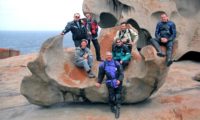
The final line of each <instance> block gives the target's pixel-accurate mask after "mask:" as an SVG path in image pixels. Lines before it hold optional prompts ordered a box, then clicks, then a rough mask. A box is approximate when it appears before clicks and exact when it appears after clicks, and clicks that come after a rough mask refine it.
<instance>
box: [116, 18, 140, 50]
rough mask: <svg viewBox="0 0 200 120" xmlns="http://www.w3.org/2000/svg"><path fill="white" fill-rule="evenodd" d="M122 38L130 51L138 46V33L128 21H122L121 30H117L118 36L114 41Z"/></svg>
mask: <svg viewBox="0 0 200 120" xmlns="http://www.w3.org/2000/svg"><path fill="white" fill-rule="evenodd" d="M118 38H119V39H121V40H122V42H123V43H124V44H126V45H127V46H128V48H129V49H130V51H131V50H132V48H134V49H136V48H137V45H136V44H137V41H138V33H137V32H135V31H133V30H132V29H129V28H128V24H127V23H126V22H122V23H121V24H120V30H118V31H117V33H116V36H115V37H114V43H115V42H116V39H118Z"/></svg>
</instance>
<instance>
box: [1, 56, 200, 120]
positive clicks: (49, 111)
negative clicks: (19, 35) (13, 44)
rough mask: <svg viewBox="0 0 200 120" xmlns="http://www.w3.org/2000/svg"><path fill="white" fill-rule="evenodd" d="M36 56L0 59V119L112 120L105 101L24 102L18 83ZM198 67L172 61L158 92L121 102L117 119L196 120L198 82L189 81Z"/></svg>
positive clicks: (199, 99)
mask: <svg viewBox="0 0 200 120" xmlns="http://www.w3.org/2000/svg"><path fill="white" fill-rule="evenodd" d="M36 57H37V54H30V55H20V56H15V57H12V58H8V59H3V60H0V101H1V102H0V118H1V120H27V119H28V120H38V119H42V120H55V119H59V120H66V119H67V120H88V119H92V120H93V119H95V120H112V119H114V115H113V113H111V112H110V108H109V106H108V105H107V104H98V103H97V104H96V103H93V104H85V103H81V104H76V103H66V104H58V105H56V106H52V107H48V108H41V107H38V106H35V105H32V104H30V103H28V101H27V99H26V98H25V97H24V96H22V95H21V94H20V91H19V88H20V87H19V86H20V83H21V80H22V78H23V77H24V76H29V75H31V73H30V71H29V69H28V68H27V67H26V66H27V63H28V62H30V61H33V60H34V59H35V58H36ZM199 67H200V63H198V62H192V61H180V62H175V63H174V64H172V66H171V67H170V69H169V72H168V75H167V77H166V81H165V84H164V85H163V86H162V87H161V88H160V89H159V91H157V92H156V94H154V95H153V96H151V97H150V99H149V100H147V101H146V102H142V103H139V104H128V105H124V104H123V105H122V106H121V112H120V118H119V120H132V119H134V120H181V119H182V120H199V119H200V96H199V91H200V83H199V82H196V81H193V80H192V77H193V76H195V75H196V74H198V73H200V69H199ZM16 73H17V74H16ZM68 96H69V97H70V94H68V95H67V96H66V97H68Z"/></svg>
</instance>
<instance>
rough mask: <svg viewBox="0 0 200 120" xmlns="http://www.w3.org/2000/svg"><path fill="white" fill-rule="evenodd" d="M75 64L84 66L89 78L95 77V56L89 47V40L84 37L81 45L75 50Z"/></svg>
mask: <svg viewBox="0 0 200 120" xmlns="http://www.w3.org/2000/svg"><path fill="white" fill-rule="evenodd" d="M75 65H76V66H78V67H83V68H84V69H85V71H86V72H87V74H88V77H89V78H95V75H94V73H93V72H92V65H93V57H92V52H91V51H90V49H89V48H87V40H86V39H83V40H82V41H81V45H80V47H76V50H75Z"/></svg>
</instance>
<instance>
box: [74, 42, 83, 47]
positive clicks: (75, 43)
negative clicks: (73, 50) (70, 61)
mask: <svg viewBox="0 0 200 120" xmlns="http://www.w3.org/2000/svg"><path fill="white" fill-rule="evenodd" d="M73 41H74V46H75V47H80V46H81V40H73Z"/></svg>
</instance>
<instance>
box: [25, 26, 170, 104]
mask: <svg viewBox="0 0 200 120" xmlns="http://www.w3.org/2000/svg"><path fill="white" fill-rule="evenodd" d="M117 29H118V28H114V29H107V30H103V31H102V33H101V35H100V40H101V41H100V44H101V47H102V48H103V49H102V51H101V52H102V54H104V53H105V51H106V50H111V44H112V40H113V36H114V35H115V34H113V33H114V31H116V30H117ZM109 31H110V32H109ZM62 43H63V36H55V37H52V38H49V39H48V40H47V41H46V42H45V43H44V44H43V45H42V48H41V50H40V53H39V55H38V58H37V59H36V60H35V61H33V62H30V63H29V64H28V68H29V69H30V71H31V73H32V75H31V76H27V77H24V79H23V81H22V84H21V93H22V94H23V95H24V96H25V97H26V98H27V99H28V101H29V102H30V103H33V104H36V105H41V106H49V105H52V104H55V103H59V102H66V101H76V102H81V101H91V102H107V98H108V92H107V89H106V86H105V84H103V85H102V87H101V88H99V89H97V88H96V87H95V82H96V79H89V78H88V77H87V75H86V73H85V72H84V70H83V69H80V68H77V67H75V66H74V64H73V61H74V49H67V50H65V51H63V45H62ZM132 52H133V53H134V55H135V56H133V58H134V60H132V61H131V63H130V65H129V67H128V68H127V70H126V72H125V78H124V82H123V86H124V89H123V102H124V103H136V102H141V101H144V100H146V99H148V98H149V97H150V96H151V95H152V94H153V93H154V92H155V91H156V90H158V89H159V88H160V87H161V86H162V85H163V83H164V81H165V77H166V75H167V73H168V68H167V67H166V66H165V58H159V57H157V55H156V51H155V49H154V48H153V47H152V46H146V47H144V48H143V49H142V50H141V55H142V57H141V56H140V54H139V53H138V52H137V51H135V52H134V51H132ZM103 57H104V56H103ZM138 57H140V59H136V58H138ZM136 60H137V61H136ZM98 63H99V62H97V61H95V63H94V67H93V71H94V72H95V74H97V72H98V71H97V70H98Z"/></svg>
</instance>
